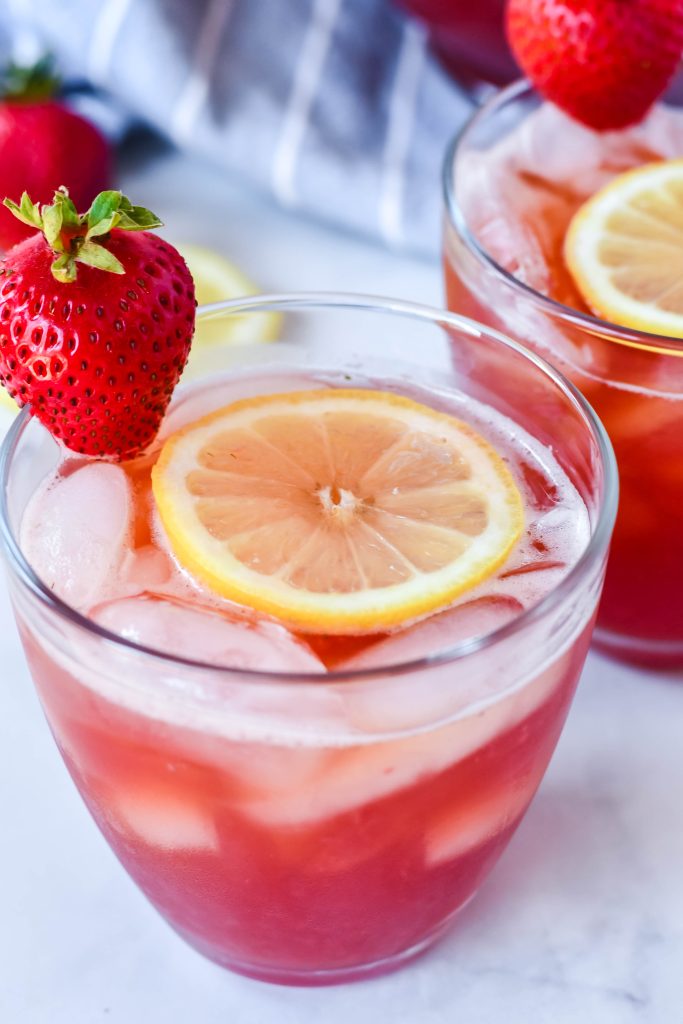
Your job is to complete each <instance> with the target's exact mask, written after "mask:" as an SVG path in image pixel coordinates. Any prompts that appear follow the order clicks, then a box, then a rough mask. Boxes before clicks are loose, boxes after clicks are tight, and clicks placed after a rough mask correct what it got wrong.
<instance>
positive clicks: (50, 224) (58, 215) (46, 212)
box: [43, 203, 64, 252]
mask: <svg viewBox="0 0 683 1024" xmlns="http://www.w3.org/2000/svg"><path fill="white" fill-rule="evenodd" d="M62 223H63V215H62V208H61V206H59V205H58V204H56V203H55V205H54V206H44V207H43V232H44V233H45V237H46V238H47V240H48V242H49V243H50V245H51V246H52V248H53V249H54V250H55V251H56V252H61V251H62V250H63V249H64V246H63V244H62V240H61V237H60V235H61V231H62Z"/></svg>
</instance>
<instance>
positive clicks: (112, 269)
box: [3, 186, 162, 284]
mask: <svg viewBox="0 0 683 1024" xmlns="http://www.w3.org/2000/svg"><path fill="white" fill-rule="evenodd" d="M3 202H4V205H5V206H6V207H7V209H8V210H10V211H11V213H13V214H14V216H15V217H17V218H18V219H19V220H20V221H22V222H23V223H24V224H28V225H29V226H30V227H33V228H36V229H37V230H38V231H42V232H43V234H44V235H45V238H46V240H47V242H48V245H49V246H50V248H51V249H52V250H53V251H54V252H55V253H56V255H57V258H56V259H55V261H54V262H53V264H52V268H51V269H52V275H53V277H55V278H56V279H57V280H58V281H61V282H62V284H68V283H70V282H71V281H75V280H76V275H77V268H76V264H77V263H85V264H86V266H89V267H96V268H97V269H98V270H106V271H108V272H109V273H110V274H125V270H124V267H123V265H122V264H121V263H120V261H119V260H118V259H117V258H116V256H114V254H113V253H112V252H110V251H109V249H107V247H106V241H107V237H108V235H109V232H110V231H111V230H112V228H119V229H120V230H123V231H148V230H151V229H153V228H158V227H161V225H162V221H160V220H159V218H158V217H157V216H156V214H154V213H152V212H151V210H147V209H145V207H144V206H133V204H132V203H131V201H130V199H128V198H127V197H126V196H124V195H123V194H122V193H121V192H116V191H107V192H100V194H99V195H98V196H96V197H95V199H94V200H93V202H92V205H91V206H90V209H89V210H88V212H87V213H81V214H79V213H78V211H77V210H76V207H75V206H74V204H73V202H72V201H71V199H70V198H69V192H68V189H66V188H65V187H64V186H62V187H61V188H59V189H57V191H56V192H55V194H54V199H53V201H52V203H51V204H48V203H43V204H42V206H41V205H39V204H37V203H33V202H32V201H31V199H30V197H29V195H28V193H27V192H24V194H23V195H22V197H21V200H20V202H19V204H17V203H15V202H13V201H12V200H11V199H5V200H4V201H3ZM95 239H97V241H95ZM103 243H104V244H103Z"/></svg>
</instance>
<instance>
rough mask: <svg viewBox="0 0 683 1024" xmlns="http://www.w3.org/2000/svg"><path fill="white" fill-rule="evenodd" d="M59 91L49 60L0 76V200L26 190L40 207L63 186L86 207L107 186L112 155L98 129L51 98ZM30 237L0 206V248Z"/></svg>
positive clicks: (74, 198) (15, 69) (82, 207)
mask: <svg viewBox="0 0 683 1024" xmlns="http://www.w3.org/2000/svg"><path fill="white" fill-rule="evenodd" d="M58 89H59V81H58V80H57V78H56V77H55V76H54V74H53V72H52V65H51V62H50V61H49V60H48V59H45V60H42V61H40V62H39V63H38V64H36V65H34V66H33V67H31V68H21V67H16V66H14V65H12V66H10V67H9V68H8V69H7V71H6V72H5V74H4V75H2V76H1V77H0V97H1V98H0V196H11V197H12V198H15V199H17V200H18V199H19V197H20V196H21V194H22V192H24V191H27V192H29V193H30V195H31V196H32V198H33V199H34V200H35V201H36V202H39V203H44V202H50V201H51V200H52V196H53V194H54V192H55V190H56V189H57V188H59V186H60V185H66V186H67V187H68V189H69V193H70V195H71V197H72V199H73V201H74V203H75V204H76V206H77V208H79V209H86V208H87V207H88V206H89V205H90V203H91V201H92V200H93V199H94V198H95V196H96V195H97V193H98V192H101V191H102V190H104V189H105V188H106V187H107V185H108V184H109V179H110V173H111V151H110V147H109V144H108V142H107V141H106V139H105V138H104V136H103V135H102V134H101V133H100V132H99V131H98V129H97V128H95V127H94V126H93V125H92V124H90V122H89V121H86V120H85V119H84V118H82V117H80V116H79V115H78V114H76V113H74V112H73V111H71V110H69V109H68V108H67V107H66V106H64V104H63V103H62V102H60V100H59V99H58V98H56V95H57V92H58ZM31 233H32V230H31V228H29V227H27V226H26V225H25V224H22V223H21V222H20V221H18V220H16V218H14V217H13V216H12V214H11V213H10V212H9V210H6V209H5V208H4V207H0V249H9V248H10V247H11V246H12V245H15V244H16V243H17V242H20V241H21V240H22V239H24V238H27V237H28V236H29V235H30V234H31Z"/></svg>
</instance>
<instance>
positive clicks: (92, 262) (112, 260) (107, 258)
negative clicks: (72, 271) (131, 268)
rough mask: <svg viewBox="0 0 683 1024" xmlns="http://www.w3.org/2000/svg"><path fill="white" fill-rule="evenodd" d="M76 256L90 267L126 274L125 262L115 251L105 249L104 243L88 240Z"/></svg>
mask: <svg viewBox="0 0 683 1024" xmlns="http://www.w3.org/2000/svg"><path fill="white" fill-rule="evenodd" d="M75 258H76V259H77V260H78V262H79V263H85V264H86V266H88V267H96V268H97V269H98V270H108V271H109V273H110V274H125V272H126V271H125V270H124V267H123V264H122V263H120V262H119V260H117V258H116V256H114V253H113V252H109V249H105V247H104V246H103V245H97V244H96V243H95V242H89V241H86V242H84V243H83V245H81V247H80V248H79V250H78V252H77V253H76V256H75Z"/></svg>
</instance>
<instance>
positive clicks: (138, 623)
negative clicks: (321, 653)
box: [92, 596, 324, 673]
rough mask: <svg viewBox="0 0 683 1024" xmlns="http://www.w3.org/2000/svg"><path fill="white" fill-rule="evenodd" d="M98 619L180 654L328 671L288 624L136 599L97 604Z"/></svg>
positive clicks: (264, 667)
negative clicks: (286, 627) (231, 616)
mask: <svg viewBox="0 0 683 1024" xmlns="http://www.w3.org/2000/svg"><path fill="white" fill-rule="evenodd" d="M92 617H93V619H94V620H95V621H96V622H98V623H99V624H100V625H101V626H104V627H105V628H106V629H109V630H111V631H112V632H113V633H118V634H119V635H120V636H123V637H125V638H126V639H128V640H133V641H134V642H136V643H140V644H144V645H146V646H148V647H154V648H156V649H157V650H160V651H164V652H166V653H168V654H174V655H176V656H178V657H184V658H189V659H193V660H197V661H205V662H209V663H211V664H213V665H223V666H226V667H230V668H238V669H240V668H242V669H252V670H254V671H264V672H294V673H296V672H306V673H308V672H324V668H323V665H322V663H321V662H320V661H319V659H318V658H316V656H315V655H314V654H313V652H312V651H311V650H310V649H309V648H308V647H307V646H306V645H305V644H303V643H301V642H300V641H298V640H296V639H295V638H294V637H293V636H292V635H291V633H289V632H288V631H287V630H286V629H285V628H284V627H283V626H279V625H277V624H276V623H272V622H252V621H250V620H249V619H247V618H240V617H237V616H236V617H234V618H229V617H228V616H227V615H223V614H217V613H214V612H213V611H209V610H201V609H197V608H196V607H192V605H191V604H189V603H188V604H182V603H179V602H173V601H171V600H163V599H160V598H155V597H151V596H149V597H132V598H123V599H121V600H118V601H109V602H107V603H105V604H101V605H99V606H98V607H96V608H95V609H94V610H93V612H92Z"/></svg>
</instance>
